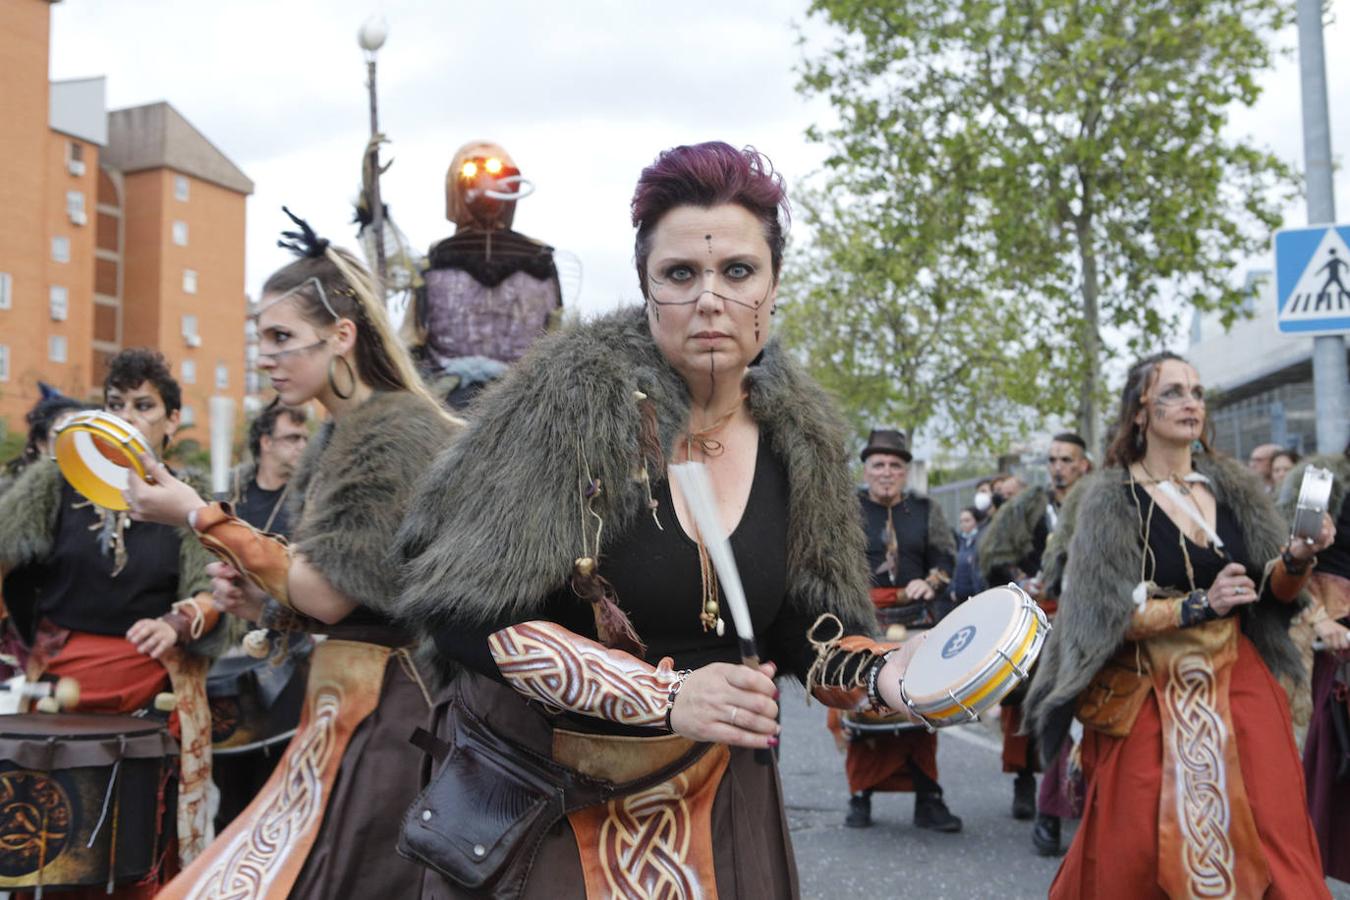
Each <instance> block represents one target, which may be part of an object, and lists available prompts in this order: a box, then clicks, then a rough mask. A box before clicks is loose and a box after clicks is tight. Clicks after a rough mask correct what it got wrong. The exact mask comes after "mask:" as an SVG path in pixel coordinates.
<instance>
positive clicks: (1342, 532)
mask: <svg viewBox="0 0 1350 900" xmlns="http://www.w3.org/2000/svg"><path fill="white" fill-rule="evenodd" d="M1315 571H1317V572H1326V573H1327V574H1328V575H1339V576H1340V577H1342V578H1350V499H1348V500H1346V501H1345V502H1344V503H1342V504H1341V515H1340V517H1339V518H1338V519H1337V520H1336V540H1335V541H1333V542H1332V544H1331V546H1330V547H1328V548H1327V549H1325V550H1323V551H1322V552H1321V553H1319V554H1317V568H1316V569H1315Z"/></svg>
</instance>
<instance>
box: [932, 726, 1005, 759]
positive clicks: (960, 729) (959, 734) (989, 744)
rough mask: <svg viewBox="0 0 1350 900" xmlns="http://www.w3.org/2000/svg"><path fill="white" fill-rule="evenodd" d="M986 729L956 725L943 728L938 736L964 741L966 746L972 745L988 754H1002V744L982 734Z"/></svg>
mask: <svg viewBox="0 0 1350 900" xmlns="http://www.w3.org/2000/svg"><path fill="white" fill-rule="evenodd" d="M986 730H987V729H986V728H984V727H983V726H981V725H956V726H953V727H951V728H943V729H941V730H939V731H938V734H940V735H943V736H944V737H954V738H956V739H957V740H958V741H964V742H966V743H967V744H973V745H974V746H976V747H980V748H982V749H984V750H988V751H989V752H990V753H1002V752H1003V744H1002V743H1000V742H999V741H996V740H994V739H993V738H991V737H990V736H989V735H988V734H984V733H983V732H985V731H986Z"/></svg>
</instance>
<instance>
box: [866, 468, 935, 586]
mask: <svg viewBox="0 0 1350 900" xmlns="http://www.w3.org/2000/svg"><path fill="white" fill-rule="evenodd" d="M858 502H859V503H860V504H861V506H862V523H863V530H864V531H865V532H866V533H867V570H868V571H869V572H870V573H871V577H872V586H873V587H904V586H905V585H907V584H909V583H910V582H911V581H913V580H914V579H916V578H927V577H928V573H929V572H931V571H932V570H933V569H939V570H941V571H943V572H946V573H947V574H948V575H950V574H951V572H952V568H953V565H954V563H955V560H954V559H952V554H950V553H946V552H943V551H940V550H939V549H938V548H936V547H934V546H933V545H932V544H930V543H929V541H928V515H929V513H928V508H929V504H930V503H931V501H930V500H929V499H928V498H927V497H915V496H911V495H910V494H905V495H904V496H903V497H901V498H900V502H899V503H897V504H896V505H895V506H892V507H889V508H888V507H885V506H882V505H881V504H880V503H877V502H876V501H874V500H873V499H872V498H871V497H869V496H868V495H867V491H865V490H863V491H859V492H858ZM887 513H890V516H891V521H892V522H894V523H895V540H896V551H897V556H898V559H897V571H895V572H892V571H890V567H888V566H887V564H886V516H887Z"/></svg>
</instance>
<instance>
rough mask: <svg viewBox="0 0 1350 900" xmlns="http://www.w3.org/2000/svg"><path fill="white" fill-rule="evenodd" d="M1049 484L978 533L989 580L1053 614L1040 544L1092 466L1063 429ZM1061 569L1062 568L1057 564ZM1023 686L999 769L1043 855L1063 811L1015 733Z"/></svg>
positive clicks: (1006, 721) (1027, 743)
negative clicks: (1009, 779)
mask: <svg viewBox="0 0 1350 900" xmlns="http://www.w3.org/2000/svg"><path fill="white" fill-rule="evenodd" d="M1049 468H1050V486H1049V487H1042V486H1037V487H1033V488H1028V489H1026V490H1024V491H1022V492H1021V493H1019V494H1017V495H1016V496H1015V497H1014V498H1013V499H1011V500H1009V501H1008V502H1007V503H1005V504H1004V505H1003V507H1002V508H1001V509H999V511H998V514H997V515H995V516H994V518H993V520H992V521H991V522H990V523H989V527H988V528H987V529H986V530H985V533H984V535H983V536H982V537H981V538H980V569H981V570H982V571H983V573H984V577H985V580H986V581H987V582H988V583H989V584H990V585H1003V584H1008V583H1009V582H1015V583H1016V584H1017V585H1019V586H1020V587H1021V588H1023V590H1025V591H1026V592H1027V593H1029V594H1030V595H1031V596H1032V597H1034V598H1036V600H1037V601H1038V602H1039V603H1040V604H1041V605H1042V607H1044V608H1045V611H1046V612H1047V613H1048V614H1050V615H1053V614H1054V611H1055V605H1056V598H1057V597H1058V596H1059V586H1058V585H1054V584H1044V583H1043V582H1042V578H1041V574H1042V571H1043V570H1044V568H1045V562H1046V561H1045V559H1044V556H1045V548H1046V544H1047V542H1048V541H1049V539H1050V535H1051V534H1052V533H1053V532H1054V530H1055V525H1056V524H1057V523H1058V521H1059V510H1060V507H1061V506H1062V505H1063V503H1064V500H1065V498H1066V497H1068V495H1069V492H1070V491H1071V490H1073V487H1074V485H1076V484H1077V483H1078V481H1079V479H1081V478H1082V477H1083V476H1084V475H1086V474H1087V473H1088V472H1089V471H1090V470H1091V469H1092V463H1091V462H1090V461H1089V460H1088V458H1087V443H1086V442H1085V441H1084V440H1083V439H1082V438H1081V437H1079V436H1078V435H1076V434H1073V433H1071V432H1064V433H1062V434H1057V435H1055V437H1054V439H1053V440H1051V442H1050V456H1049ZM1061 571H1062V569H1061ZM1021 695H1022V691H1020V690H1019V691H1017V692H1016V693H1015V694H1013V695H1012V697H1011V698H1010V699H1009V700H1005V701H1004V705H1003V712H1002V714H1001V721H1002V724H1003V771H1004V772H1008V773H1016V779H1015V780H1014V782H1013V805H1012V814H1013V818H1015V819H1030V818H1032V817H1033V816H1035V817H1036V825H1035V828H1034V830H1033V831H1032V842H1033V843H1034V845H1035V847H1036V850H1037V852H1039V853H1040V854H1041V855H1043V856H1058V855H1059V852H1060V843H1059V832H1060V827H1059V826H1060V816H1061V815H1062V814H1065V813H1066V812H1067V810H1066V809H1065V808H1064V805H1063V803H1062V802H1061V801H1062V798H1061V797H1060V796H1059V794H1060V791H1059V789H1058V784H1059V782H1058V779H1052V778H1050V777H1049V775H1048V774H1047V777H1046V782H1047V784H1044V785H1042V786H1041V788H1042V790H1041V797H1040V803H1039V815H1038V814H1037V813H1038V803H1037V798H1036V776H1035V774H1034V773H1035V772H1036V749H1035V748H1034V747H1033V746H1032V741H1031V739H1030V738H1029V737H1028V736H1026V735H1022V734H1019V733H1018V732H1019V731H1020V730H1021V724H1022V708H1021Z"/></svg>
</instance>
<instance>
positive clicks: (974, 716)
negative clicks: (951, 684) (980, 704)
mask: <svg viewBox="0 0 1350 900" xmlns="http://www.w3.org/2000/svg"><path fill="white" fill-rule="evenodd" d="M947 696H948V697H950V698H951V701H952V702H953V703H955V704H956V705H957V706H959V707H961V708H962V709H963V710H965V711H966V721H965V722H959V723H956V724H959V725H965V724H966V723H968V722H978V721H980V714H979V713H977V712H976V711H975V710H973V709H971V708H970V707H969V706H966V705H965V704H964V703H962V702H961V701H960V700H957V699H956V695H955V694H953V693H952V692H951V691H947Z"/></svg>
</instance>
